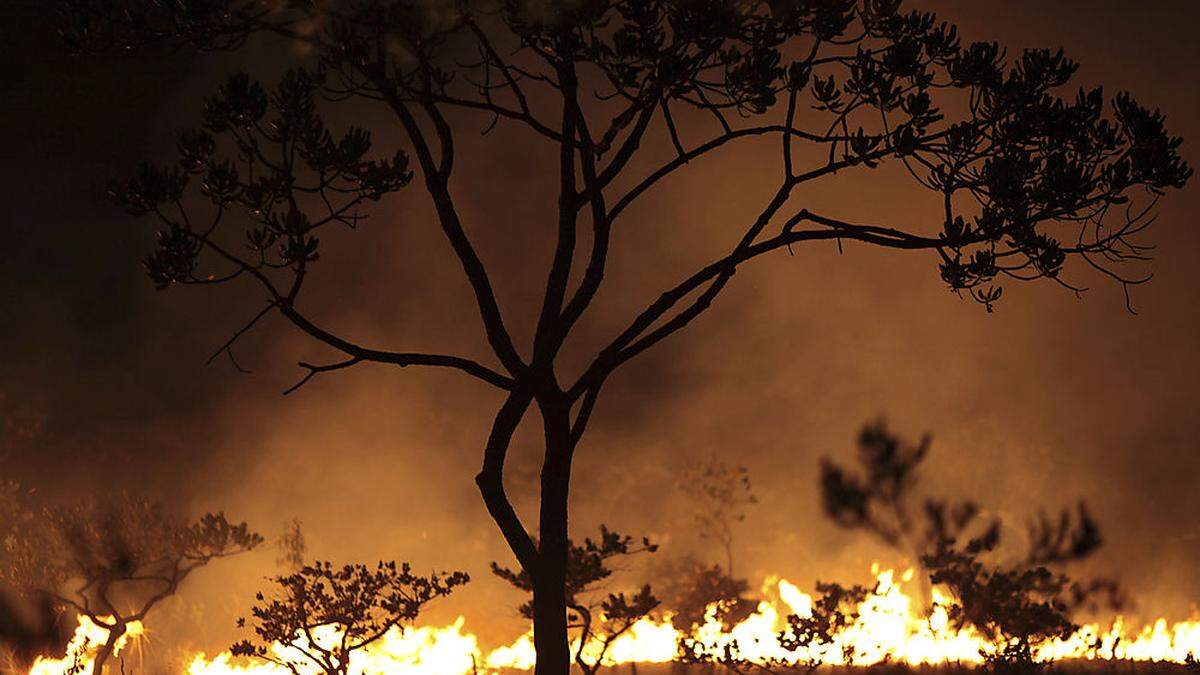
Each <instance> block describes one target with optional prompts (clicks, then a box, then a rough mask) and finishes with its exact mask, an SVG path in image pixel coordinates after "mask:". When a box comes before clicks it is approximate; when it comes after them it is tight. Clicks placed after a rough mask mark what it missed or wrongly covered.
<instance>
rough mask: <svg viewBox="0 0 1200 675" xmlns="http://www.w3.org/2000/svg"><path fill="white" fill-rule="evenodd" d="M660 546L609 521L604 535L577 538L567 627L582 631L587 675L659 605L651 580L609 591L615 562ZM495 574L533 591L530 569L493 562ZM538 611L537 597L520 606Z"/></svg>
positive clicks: (570, 565)
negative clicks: (630, 590) (612, 526)
mask: <svg viewBox="0 0 1200 675" xmlns="http://www.w3.org/2000/svg"><path fill="white" fill-rule="evenodd" d="M657 550H658V546H657V545H656V544H652V543H650V540H649V539H647V538H645V537H643V538H642V539H641V541H636V540H634V538H633V537H630V536H623V535H620V534H617V533H616V532H613V531H611V530H609V529H608V528H607V527H605V526H604V525H601V526H600V537H599V539H595V540H593V539H591V538H590V537H589V538H586V539H584V540H583V543H582V544H574V543H571V545H570V548H569V549H568V555H567V576H566V585H565V588H566V594H567V610H568V612H567V627H568V629H570V630H573V631H575V632H576V640H577V647H576V649H575V655H574V660H575V664H576V665H578V666H579V669H580V670H582V671H583V672H584V673H585V674H586V675H593V674H594V673H596V672H598V671H599V670H600V669H601V668H602V667H603V666H604V659H605V658H606V657H607V656H608V651H609V648H610V647H612V644H613V642H615V641H616V640H617V638H619V637H621V636H622V635H624V634H625V633H627V632H628V631H629V629H630V628H633V625H634V624H636V623H637V622H638V621H639V620H640V619H642V618H643V617H646V616H649V615H650V613H651V612H653V611H654V609H655V608H657V607H658V605H659V600H658V598H656V597H655V596H654V593H653V592H652V591H651V590H650V585H649V584H644V585H643V586H642V587H641V588H640V589H639V590H638V591H637V592H635V593H631V594H629V595H626V594H625V593H623V592H617V593H613V592H607V591H606V589H605V587H604V582H605V581H606V580H607V579H608V578H609V577H611V576H612V574H613V572H614V571H615V570H616V567H615V565H614V563H615V561H617V560H619V559H621V558H624V557H627V556H631V555H637V554H639V553H654V552H655V551H657ZM492 573H493V574H495V575H496V576H498V577H500V578H501V579H504V580H505V581H507V582H508V583H510V584H512V585H513V586H514V587H516V588H518V589H520V590H522V591H525V592H527V593H533V589H534V585H533V580H532V579H531V578H530V576H529V574H528V573H526V572H525V571H524V570H512V569H509V568H507V567H503V566H502V565H500V564H499V563H495V562H493V563H492ZM534 611H535V608H534V602H533V601H532V600H530V601H529V602H526V603H524V604H522V605H521V607H520V612H521V616H524V617H526V618H529V619H532V618H533V615H534Z"/></svg>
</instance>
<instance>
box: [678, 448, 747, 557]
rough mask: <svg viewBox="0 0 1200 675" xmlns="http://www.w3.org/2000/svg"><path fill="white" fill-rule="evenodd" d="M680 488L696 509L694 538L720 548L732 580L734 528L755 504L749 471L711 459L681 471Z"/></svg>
mask: <svg viewBox="0 0 1200 675" xmlns="http://www.w3.org/2000/svg"><path fill="white" fill-rule="evenodd" d="M679 487H680V489H681V490H683V493H684V494H685V495H687V496H688V498H689V500H690V501H691V502H692V504H693V506H694V507H695V509H696V512H695V526H696V532H697V534H699V535H700V538H701V539H711V540H713V541H716V542H717V544H719V545H720V546H721V548H722V550H723V552H724V553H725V571H726V572H727V573H728V574H729V575H730V576H731V577H732V575H733V531H734V527H735V526H736V525H737V524H738V523H740V522H742V521H744V520H745V519H746V508H747V507H749V506H752V505H754V504H757V503H758V497H756V496H755V494H754V489H753V488H752V487H751V486H750V472H749V470H748V469H746V467H744V466H732V465H729V464H726V463H725V462H723V461H721V460H720V459H719V458H718V457H716V456H715V455H710V456H709V457H708V458H707V459H705V460H704V461H702V462H700V463H697V464H694V465H691V466H689V467H688V468H686V469H684V471H683V478H682V479H681V480H680V482H679Z"/></svg>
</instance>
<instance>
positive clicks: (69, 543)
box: [0, 484, 262, 675]
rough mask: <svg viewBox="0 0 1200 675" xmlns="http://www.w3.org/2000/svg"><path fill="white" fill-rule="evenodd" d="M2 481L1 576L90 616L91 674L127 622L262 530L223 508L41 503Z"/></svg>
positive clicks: (122, 501) (242, 548)
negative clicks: (97, 630)
mask: <svg viewBox="0 0 1200 675" xmlns="http://www.w3.org/2000/svg"><path fill="white" fill-rule="evenodd" d="M0 487H2V488H3V490H2V492H3V493H4V494H3V495H0V497H3V498H2V499H0V502H2V503H3V507H4V509H3V513H2V514H0V521H2V522H4V523H6V524H7V525H8V530H7V534H6V536H5V538H4V542H3V543H4V546H3V549H2V550H0V580H2V581H4V582H5V583H7V584H8V585H10V586H11V587H13V588H15V589H18V590H19V591H21V592H23V593H25V594H27V595H30V596H33V597H44V598H48V599H50V601H51V602H53V603H55V604H56V605H58V606H59V607H61V608H64V609H69V610H72V611H74V612H77V613H79V614H80V615H83V616H86V617H87V618H88V619H90V620H91V621H92V622H93V623H94V624H96V625H97V626H100V627H102V628H103V629H104V630H105V631H106V632H107V640H106V642H105V643H104V644H103V645H101V646H100V648H99V650H98V651H97V653H96V656H95V659H94V662H93V663H94V665H93V670H92V672H93V674H94V675H101V674H102V673H104V669H105V666H106V664H107V662H108V659H109V657H111V656H112V653H113V650H114V649H115V647H116V645H117V643H118V641H120V639H121V638H122V637H123V636H124V635H125V633H126V632H127V631H128V627H129V624H131V623H133V622H135V621H144V620H145V619H146V615H147V614H148V613H149V612H150V610H152V609H153V608H154V607H155V606H156V605H157V604H158V603H159V602H161V601H162V600H164V599H166V598H168V597H171V596H172V595H174V594H175V593H176V592H177V591H178V590H179V587H180V585H181V584H182V583H183V582H184V581H185V580H186V579H187V578H188V577H189V576H190V575H191V574H192V572H195V571H196V570H197V569H199V568H201V567H204V566H205V565H207V564H209V563H210V562H212V561H213V560H217V559H220V558H226V557H229V556H232V555H236V554H239V553H244V552H246V551H249V550H251V549H253V548H255V547H256V546H258V545H259V544H261V543H262V537H260V536H259V535H258V534H256V533H254V532H253V531H251V530H250V529H249V528H248V527H247V526H246V524H245V523H239V524H233V523H230V522H229V521H228V520H227V519H226V518H225V515H224V514H221V513H216V514H213V513H209V514H205V515H204V516H202V517H201V518H199V519H198V520H196V521H192V522H188V521H185V520H183V519H181V518H178V517H176V516H174V515H173V514H171V513H170V512H169V510H168V509H166V508H165V507H164V506H163V505H161V504H157V503H155V502H151V501H148V500H145V499H141V498H138V497H135V496H132V495H129V494H122V495H120V496H118V497H115V498H112V499H110V500H106V501H97V500H88V501H79V502H77V503H72V504H67V505H53V504H51V505H39V504H36V503H33V502H32V501H31V500H30V499H28V498H26V497H25V496H24V493H21V492H20V490H19V489H18V488H17V487H16V486H15V485H12V484H9V485H7V486H0Z"/></svg>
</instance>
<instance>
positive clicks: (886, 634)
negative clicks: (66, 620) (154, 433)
mask: <svg viewBox="0 0 1200 675" xmlns="http://www.w3.org/2000/svg"><path fill="white" fill-rule="evenodd" d="M873 572H875V577H876V586H875V588H874V590H873V592H872V593H871V594H870V595H868V596H867V598H866V599H865V600H864V601H863V603H862V604H861V605H860V606H859V607H858V614H859V617H858V619H857V620H856V621H855V622H854V623H853V624H852V625H850V626H848V627H847V628H846V629H845V630H843V631H842V632H841V633H839V634H838V636H837V640H836V641H835V642H834V643H833V644H829V645H821V646H819V647H817V648H815V650H814V651H812V652H808V651H805V650H804V649H801V650H799V651H797V652H788V651H785V650H783V649H781V648H780V646H779V644H778V642H777V641H776V639H775V635H776V632H777V631H778V630H780V628H782V627H784V625H785V623H786V622H785V619H786V617H787V616H788V615H789V614H797V615H801V616H805V615H809V614H811V611H812V610H811V608H812V597H811V596H810V595H808V594H807V593H805V592H803V591H802V590H800V588H799V587H797V586H796V585H795V584H793V583H791V582H790V581H788V580H787V579H782V578H777V577H773V578H768V579H767V580H766V581H764V583H763V591H762V596H763V597H764V598H765V599H764V600H763V601H762V602H760V603H759V605H758V608H757V609H756V611H755V612H754V613H753V614H751V615H750V616H748V617H746V619H744V620H743V621H742V622H740V623H739V624H737V625H736V626H733V627H732V628H730V629H728V630H726V629H725V628H723V627H722V625H721V622H720V621H719V620H718V619H717V618H716V615H717V607H715V606H713V607H710V608H709V613H708V619H707V621H706V622H705V624H704V625H703V626H701V627H700V628H699V629H698V630H697V632H696V634H695V635H694V637H696V638H698V639H699V640H700V641H701V642H702V643H704V644H707V645H711V647H712V648H713V649H714V650H717V651H719V650H721V649H723V648H724V646H725V645H727V644H729V643H730V642H731V641H733V640H736V641H737V642H738V645H739V650H740V653H741V654H742V655H743V656H745V657H747V658H750V659H754V660H765V659H782V660H785V661H790V662H796V661H800V660H815V661H820V662H822V663H826V664H830V665H838V664H847V663H849V664H853V665H860V666H865V665H871V664H876V663H880V662H883V661H885V660H886V661H889V662H892V663H907V664H911V665H918V664H939V663H965V664H974V663H980V662H981V661H982V656H981V652H982V651H984V650H988V649H990V646H989V645H988V643H987V642H986V641H985V640H984V639H982V638H981V637H980V635H979V634H978V633H977V632H975V631H974V630H973V629H970V628H968V629H963V630H955V629H953V628H952V627H950V625H949V621H948V618H947V611H946V607H948V606H949V603H950V600H949V599H948V596H947V595H946V594H945V592H943V591H942V590H940V589H938V588H934V589H933V602H934V608H933V611H932V613H931V614H930V615H929V616H928V617H925V616H922V614H921V612H920V611H919V603H918V602H917V601H915V600H914V599H913V597H912V596H910V595H909V594H907V593H906V592H905V591H904V589H903V586H904V584H906V583H910V582H911V580H912V577H913V573H912V571H911V570H908V571H905V572H904V573H902V574H900V575H897V574H896V573H895V572H894V571H893V570H886V569H885V570H880V569H878V567H873ZM465 624H466V622H465V620H464V619H463V618H461V617H460V618H459V619H458V620H457V621H455V622H454V623H452V624H450V625H448V626H443V627H433V626H422V627H417V628H411V629H408V630H404V631H401V630H399V629H397V628H393V629H392V631H391V632H389V633H388V634H387V635H386V636H385V637H384V638H383V639H381V640H379V641H378V642H376V643H374V644H372V645H371V646H370V647H369V648H367V649H365V650H362V651H361V652H359V653H355V654H354V656H353V658H352V661H351V663H350V668H349V670H348V672H349V673H350V675H364V674H366V673H388V674H393V673H394V674H396V675H471V674H473V673H481V674H482V673H496V672H498V671H511V670H532V668H533V664H534V648H533V639H532V635H531V634H529V633H526V634H524V635H521V636H519V637H518V638H517V639H515V640H514V641H513V642H512V643H510V644H508V645H504V646H501V647H498V648H496V649H493V650H491V651H487V652H485V651H483V650H481V649H480V647H479V642H478V640H477V638H476V637H475V635H474V634H472V633H470V632H467V631H465V630H464V627H465ZM141 634H142V627H141V625H140V624H138V625H136V628H135V627H132V626H131V629H130V633H129V635H127V636H126V637H127V638H128V637H133V638H136V637H137V636H139V635H141ZM336 636H337V632H336V630H335V629H334V628H333V627H326V629H325V630H323V631H318V632H317V633H316V639H317V640H318V641H323V640H333V639H335V638H336ZM105 637H106V634H105V631H104V629H103V627H100V626H96V625H95V624H93V623H92V622H90V621H87V620H86V619H84V620H81V622H80V625H79V628H78V629H77V630H76V632H75V637H74V638H73V639H72V640H71V643H70V644H69V645H68V647H67V653H66V656H65V657H64V658H63V659H38V661H37V663H36V664H35V665H34V667H33V669H32V670H30V672H29V675H62V673H64V672H66V669H67V668H68V667H69V666H70V665H71V663H73V659H74V658H75V656H76V655H81V656H82V658H84V660H85V662H88V663H90V659H91V656H92V654H94V651H95V648H96V647H97V646H98V645H100V644H102V643H103V641H104V639H105ZM681 637H683V635H682V634H681V633H680V632H679V631H678V630H676V629H675V628H674V627H673V626H671V624H670V622H669V621H667V620H666V619H665V618H663V619H649V618H647V619H642V620H641V621H639V622H638V623H637V624H635V625H634V626H633V628H632V629H630V631H629V632H628V633H626V634H624V635H622V636H621V637H619V638H618V639H617V640H616V641H614V642H613V644H612V646H611V647H610V649H609V653H608V655H607V657H606V658H605V663H606V664H607V665H618V664H627V663H665V662H668V661H671V660H672V659H673V658H674V656H675V654H676V650H677V645H678V642H679V640H680V638H681ZM125 643H126V639H122V641H121V642H120V643H119V645H118V648H123V647H124V646H125ZM573 647H574V649H575V650H578V649H579V648H580V645H579V644H578V642H576V644H575V645H574V646H573ZM597 648H598V646H597V645H595V644H589V645H584V650H585V656H589V657H590V658H589V660H594V658H595V654H596V649H597ZM847 648H848V649H847ZM293 649H294V648H289V647H283V646H281V645H276V646H275V648H274V650H273V654H274V656H276V657H278V658H286V657H287V656H288V655H289V653H291V654H293V655H295V653H296V652H294V651H293V652H290V651H289V650H293ZM1189 654H1200V620H1192V621H1182V622H1178V623H1175V624H1169V623H1168V622H1167V620H1166V619H1161V618H1160V619H1158V620H1156V621H1154V622H1153V623H1152V624H1150V625H1147V626H1144V627H1141V628H1134V627H1131V626H1129V625H1127V624H1126V623H1125V621H1124V620H1123V619H1122V618H1121V617H1116V618H1114V619H1113V620H1112V621H1111V622H1109V624H1108V625H1107V626H1101V625H1099V624H1088V625H1084V626H1082V627H1081V628H1080V630H1079V631H1078V632H1077V633H1075V634H1074V635H1072V636H1071V637H1069V638H1067V639H1065V640H1054V641H1051V642H1047V643H1045V644H1043V645H1041V646H1040V647H1039V648H1038V649H1037V657H1038V659H1039V660H1064V659H1127V660H1133V661H1167V662H1176V663H1181V662H1183V661H1184V660H1185V659H1186V658H1187V656H1188V655H1189ZM847 655H849V658H848V659H847ZM183 672H184V673H186V675H290V671H288V670H287V669H286V668H283V667H281V666H277V665H274V664H271V663H266V662H263V661H256V660H248V659H244V658H235V657H233V656H231V655H230V654H229V653H228V652H223V653H220V654H217V655H215V656H212V657H209V656H207V655H206V654H204V653H196V654H193V655H190V656H189V657H188V658H187V659H186V660H185V666H184V671H183ZM301 672H302V675H319V671H318V670H316V669H315V667H314V669H313V670H312V671H311V673H310V672H308V671H304V670H301Z"/></svg>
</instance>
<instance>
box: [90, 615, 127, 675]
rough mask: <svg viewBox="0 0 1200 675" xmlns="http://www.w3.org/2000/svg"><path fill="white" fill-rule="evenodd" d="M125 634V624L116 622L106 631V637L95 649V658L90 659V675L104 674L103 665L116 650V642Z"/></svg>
mask: <svg viewBox="0 0 1200 675" xmlns="http://www.w3.org/2000/svg"><path fill="white" fill-rule="evenodd" d="M124 634H125V624H123V623H120V622H118V623H116V624H114V625H113V627H112V629H111V630H109V631H108V639H107V640H105V641H104V644H102V645H100V648H99V649H97V650H96V658H95V659H94V660H93V661H92V675H104V666H105V664H106V663H108V659H109V658H111V657H112V655H113V653H114V652H115V651H116V650H117V642H118V641H119V640H120V639H121V636H122V635H124Z"/></svg>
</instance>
